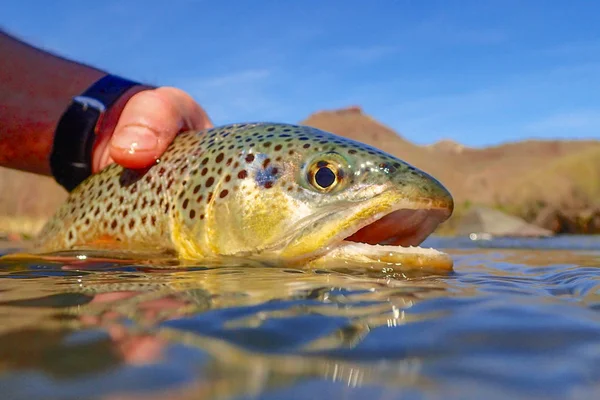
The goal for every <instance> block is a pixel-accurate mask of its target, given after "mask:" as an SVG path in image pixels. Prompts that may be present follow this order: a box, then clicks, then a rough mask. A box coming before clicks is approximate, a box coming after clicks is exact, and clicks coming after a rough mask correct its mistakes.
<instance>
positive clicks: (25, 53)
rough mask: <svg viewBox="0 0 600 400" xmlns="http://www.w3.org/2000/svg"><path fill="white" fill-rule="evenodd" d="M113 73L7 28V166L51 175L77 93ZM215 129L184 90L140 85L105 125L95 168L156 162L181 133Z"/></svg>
mask: <svg viewBox="0 0 600 400" xmlns="http://www.w3.org/2000/svg"><path fill="white" fill-rule="evenodd" d="M106 74H107V73H106V72H104V71H101V70H99V69H96V68H93V67H90V66H87V65H83V64H79V63H77V62H74V61H70V60H67V59H64V58H61V57H58V56H56V55H53V54H51V53H48V52H46V51H43V50H40V49H37V48H35V47H32V46H30V45H28V44H26V43H24V42H22V41H19V40H17V39H15V38H14V37H12V36H9V35H8V34H6V33H4V32H2V31H0V166H3V167H8V168H14V169H20V170H23V171H28V172H33V173H37V174H43V175H51V170H50V163H49V159H50V153H51V150H52V143H53V138H54V131H55V129H56V126H57V124H58V121H59V119H60V117H61V116H62V114H63V113H64V111H65V110H66V108H67V107H68V105H69V103H70V102H71V99H72V98H73V97H74V96H78V95H80V94H81V93H82V92H84V91H85V90H86V89H87V88H88V87H90V86H91V85H92V84H93V83H94V82H96V81H97V80H98V79H100V78H102V77H103V76H105V75H106ZM210 127H212V123H211V121H210V119H209V118H208V116H207V114H206V112H205V111H204V110H203V109H202V107H201V106H200V105H199V104H197V103H196V102H195V101H194V100H193V99H192V97H191V96H189V95H188V94H187V93H185V92H184V91H182V90H180V89H177V88H173V87H158V88H153V87H151V86H146V85H139V86H134V87H132V88H131V89H129V90H128V91H127V92H126V93H125V94H124V95H123V96H121V97H120V98H119V99H118V100H117V102H116V103H115V104H114V105H113V106H112V107H110V108H109V110H108V111H107V112H106V113H105V114H104V115H103V117H102V118H101V120H100V121H99V123H98V126H97V132H96V134H97V138H96V141H95V144H94V149H93V153H92V171H93V172H97V171H99V170H101V169H102V168H104V167H105V166H106V165H108V164H110V163H112V162H117V163H119V164H121V165H123V166H124V167H127V168H144V167H147V166H150V165H152V164H153V163H154V162H155V161H156V159H157V158H159V157H160V156H161V155H162V153H163V152H164V151H165V149H166V148H167V146H168V145H169V144H170V143H171V141H172V140H173V138H174V137H175V136H176V135H177V134H178V133H179V132H182V131H185V130H201V129H206V128H210Z"/></svg>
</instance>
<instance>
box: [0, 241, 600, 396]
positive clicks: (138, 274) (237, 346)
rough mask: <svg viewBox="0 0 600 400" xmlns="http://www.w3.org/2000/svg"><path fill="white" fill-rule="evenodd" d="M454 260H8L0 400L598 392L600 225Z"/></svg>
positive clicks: (452, 247)
mask: <svg viewBox="0 0 600 400" xmlns="http://www.w3.org/2000/svg"><path fill="white" fill-rule="evenodd" d="M426 244H427V245H431V246H434V247H436V248H443V249H446V251H448V252H449V253H450V254H451V255H452V256H453V258H454V260H455V271H454V272H453V273H451V274H449V275H443V276H431V275H429V276H404V275H403V274H402V273H397V272H391V271H385V272H382V271H365V270H362V271H355V270H339V269H338V270H312V271H307V270H300V269H286V268H265V267H259V266H239V267H235V268H234V267H228V268H205V267H202V266H201V265H200V266H195V267H181V266H172V267H168V266H160V265H153V264H152V263H143V264H140V265H128V264H124V263H120V262H93V261H89V260H75V261H74V262H72V263H70V264H65V263H64V262H56V261H54V262H48V261H42V260H31V259H30V260H19V261H2V260H0V393H1V398H2V399H10V400H13V399H78V400H79V399H114V400H117V399H119V400H124V399H163V398H168V399H255V398H256V399H273V400H274V399H321V398H322V399H372V400H375V399H386V400H387V399H420V398H432V399H436V398H440V399H486V400H491V399H506V398H511V399H520V398H532V399H599V398H600V238H599V237H566V236H565V237H556V238H549V239H528V240H516V239H512V240H511V239H497V240H479V241H473V240H470V239H468V238H451V239H448V238H430V239H428V241H427V243H426Z"/></svg>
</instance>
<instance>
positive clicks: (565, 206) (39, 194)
mask: <svg viewBox="0 0 600 400" xmlns="http://www.w3.org/2000/svg"><path fill="white" fill-rule="evenodd" d="M302 124H305V125H310V126H314V127H317V128H321V129H324V130H327V131H330V132H334V133H337V134H340V135H343V136H346V137H349V138H351V139H354V140H358V141H361V142H364V143H367V144H371V145H373V146H375V147H379V148H382V149H385V150H386V151H388V152H390V153H392V154H394V155H396V156H398V157H400V158H402V159H404V160H406V161H408V162H409V163H411V164H413V165H415V166H417V167H419V168H421V169H423V170H425V171H427V172H429V173H430V174H432V175H434V176H435V177H436V178H438V179H439V180H440V181H442V182H443V183H444V184H445V185H446V186H447V187H448V188H449V189H450V191H451V192H452V193H453V195H454V197H455V200H456V205H457V211H456V215H457V216H460V214H461V213H462V211H463V210H464V209H465V208H467V207H468V206H469V205H473V204H482V205H490V206H494V207H499V208H502V209H504V210H506V211H510V212H512V213H514V214H519V215H521V216H524V217H526V218H527V219H528V220H530V221H534V220H535V219H536V218H538V215H539V214H540V212H541V211H542V210H544V213H545V215H552V213H551V212H549V211H548V210H549V209H560V210H586V212H589V210H590V209H594V207H598V208H600V141H523V142H517V143H508V144H503V145H500V146H494V147H487V148H469V147H465V146H463V145H461V144H460V143H456V142H453V141H451V140H443V141H440V142H438V143H434V144H432V145H429V146H418V145H416V144H414V143H411V142H409V141H408V140H406V139H404V138H403V137H402V136H401V135H399V134H398V133H397V132H394V131H393V130H392V129H390V128H389V127H386V126H385V125H383V124H381V123H379V122H378V121H376V120H374V119H373V118H371V117H370V116H368V115H367V114H365V113H364V112H363V110H362V109H361V108H360V107H356V106H354V107H349V108H346V109H341V110H334V111H321V112H317V113H315V114H312V115H311V116H309V117H308V118H307V119H306V120H304V121H302ZM65 196H66V194H65V191H64V190H63V189H62V188H61V187H60V186H58V185H57V184H56V183H54V181H53V180H52V179H50V178H45V177H39V176H34V175H32V174H27V173H23V172H17V171H10V170H7V169H2V168H0V231H3V230H4V231H6V230H11V231H14V230H15V225H16V226H18V227H27V228H24V229H25V230H26V231H31V230H35V229H36V228H31V227H38V226H39V225H40V223H41V222H43V220H44V219H45V218H47V217H48V216H49V215H51V214H52V213H53V211H54V210H55V209H56V208H57V206H58V205H59V204H60V203H61V202H62V201H63V200H64V199H65ZM15 217H19V222H18V223H15ZM538 219H539V218H538ZM8 221H11V222H8ZM24 221H26V222H24ZM9 223H10V227H9V226H8V224H9Z"/></svg>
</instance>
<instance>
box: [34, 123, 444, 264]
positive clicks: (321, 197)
mask: <svg viewBox="0 0 600 400" xmlns="http://www.w3.org/2000/svg"><path fill="white" fill-rule="evenodd" d="M452 208H453V200H452V196H451V195H450V193H449V192H448V191H447V190H446V189H445V188H444V187H443V185H441V184H440V183H439V182H438V181H437V180H435V179H434V178H433V177H431V176H429V175H428V174H426V173H425V172H422V171H420V170H418V169H417V168H415V167H413V166H411V165H409V164H408V163H406V162H404V161H402V160H399V159H397V158H396V157H394V156H391V155H389V154H386V153H384V152H382V151H380V150H378V149H376V148H373V147H371V146H368V145H365V144H362V143H359V142H355V141H352V140H349V139H346V138H343V137H339V136H336V135H334V134H331V133H328V132H324V131H321V130H319V129H316V128H312V127H307V126H297V125H289V124H273V123H252V124H233V125H227V126H223V127H218V128H213V129H209V130H205V131H200V132H186V133H182V134H180V135H178V136H177V137H176V138H175V140H174V142H173V143H172V144H171V145H170V147H169V148H168V149H167V151H166V152H165V153H164V155H163V156H162V157H161V159H160V160H158V161H157V163H156V165H153V166H152V167H151V168H149V169H146V170H143V171H139V170H130V169H124V168H123V167H121V166H119V165H116V164H112V165H110V166H108V167H106V168H105V169H104V170H102V171H100V172H99V173H97V174H94V175H92V176H90V177H89V178H88V179H87V180H86V181H84V182H83V183H82V184H81V185H79V186H78V187H77V188H76V189H75V190H74V191H73V192H72V193H71V194H70V195H69V197H68V199H67V200H66V202H65V203H64V204H63V205H62V206H61V207H60V208H59V210H58V211H57V213H56V215H55V216H54V217H53V218H52V219H51V220H50V221H49V222H48V223H47V224H46V226H45V227H44V228H43V230H42V232H41V234H40V236H39V238H38V241H37V244H36V247H37V248H38V249H39V250H40V251H41V252H57V251H62V250H74V249H88V250H90V249H91V250H93V249H104V250H106V249H108V250H118V251H127V252H139V253H150V252H153V251H165V252H171V253H173V254H176V255H177V256H178V257H179V258H180V259H184V260H185V259H187V260H196V261H198V260H203V261H211V260H218V259H223V258H227V257H234V258H243V259H252V260H258V261H267V262H274V263H286V264H303V265H313V266H317V265H326V264H332V263H333V264H342V265H345V264H353V263H358V264H369V263H375V264H377V263H379V264H383V265H400V266H403V267H406V268H408V267H410V266H413V267H414V266H416V267H422V266H428V265H429V266H433V267H436V266H437V267H439V268H444V269H448V268H451V266H452V261H451V260H450V258H449V257H448V256H447V255H445V254H444V253H440V252H437V251H435V250H432V249H431V250H430V249H421V248H420V247H411V246H418V244H420V243H421V242H422V241H423V240H424V239H425V238H426V237H427V236H428V235H429V234H430V233H431V232H432V231H433V230H434V229H435V228H436V227H437V225H438V224H439V223H441V222H443V221H444V220H445V219H447V218H448V217H449V216H450V214H451V213H452Z"/></svg>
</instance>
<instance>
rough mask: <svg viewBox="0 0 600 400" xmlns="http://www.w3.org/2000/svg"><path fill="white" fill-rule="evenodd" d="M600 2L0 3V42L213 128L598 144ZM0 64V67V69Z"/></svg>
mask: <svg viewBox="0 0 600 400" xmlns="http://www.w3.org/2000/svg"><path fill="white" fill-rule="evenodd" d="M599 15H600V2H598V1H594V0H589V1H584V0H571V1H559V0H529V1H516V0H487V1H478V0H454V1H449V0H437V1H436V0H403V1H402V0H396V1H392V0H371V1H367V0H364V1H356V0H346V1H341V0H330V1H326V0H320V1H317V0H246V1H245V0H237V1H233V0H231V1H230V0H212V1H209V0H205V1H202V0H198V1H195V0H171V1H168V2H167V1H152V0H147V1H137V0H136V1H133V0H131V1H114V0H104V1H81V0H56V1H54V2H42V1H33V0H18V1H17V0H8V1H3V2H0V27H2V28H3V29H5V30H6V31H8V32H10V33H12V34H14V35H16V36H18V37H20V38H22V39H24V40H26V41H27V42H29V43H31V44H33V45H36V46H38V47H42V48H44V49H47V50H51V51H53V52H55V53H57V54H60V55H62V56H64V57H68V58H70V59H73V60H76V61H80V62H84V63H87V64H91V65H93V66H96V67H98V68H101V69H103V70H106V71H109V72H111V73H115V74H119V75H122V76H124V77H127V78H131V79H135V80H138V81H143V82H145V83H151V84H155V85H173V86H177V87H180V88H182V89H184V90H186V91H187V92H189V93H190V94H191V95H192V96H193V97H194V98H195V99H196V100H197V101H198V102H199V103H200V104H202V105H203V106H204V107H205V109H206V110H207V111H208V113H209V114H210V115H211V118H212V119H213V122H214V123H215V124H216V125H221V124H226V123H231V122H249V121H272V122H289V123H298V122H300V121H302V120H303V119H305V118H306V117H307V116H308V115H309V114H311V113H313V112H315V111H318V110H323V109H337V108H342V107H347V106H350V105H360V106H361V107H362V108H363V109H364V111H365V112H366V113H367V114H369V115H371V116H372V117H374V118H375V119H377V120H378V121H380V122H382V123H383V124H385V125H387V126H389V127H391V128H392V129H394V130H395V131H397V132H398V133H399V134H400V135H401V136H403V137H405V138H407V139H408V140H410V141H413V142H415V143H418V144H430V143H434V142H436V141H438V140H442V139H451V140H454V141H457V142H460V143H462V144H465V145H467V146H473V147H481V146H489V145H495V144H499V143H504V142H509V141H515V140H523V139H530V138H540V139H554V138H559V139H583V138H596V139H598V138H600V23H598V21H599V18H600V17H598V16H599ZM0 56H1V55H0Z"/></svg>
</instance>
